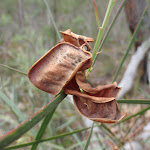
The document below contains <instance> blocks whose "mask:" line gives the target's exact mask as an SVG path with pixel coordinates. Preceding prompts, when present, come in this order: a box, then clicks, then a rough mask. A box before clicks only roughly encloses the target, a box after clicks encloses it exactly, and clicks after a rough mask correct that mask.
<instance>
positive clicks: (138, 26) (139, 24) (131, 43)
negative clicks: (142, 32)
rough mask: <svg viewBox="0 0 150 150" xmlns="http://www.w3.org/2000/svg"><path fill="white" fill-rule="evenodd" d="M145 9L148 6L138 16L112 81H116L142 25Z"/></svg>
mask: <svg viewBox="0 0 150 150" xmlns="http://www.w3.org/2000/svg"><path fill="white" fill-rule="evenodd" d="M147 9H148V7H146V8H145V9H144V11H143V14H142V16H141V18H140V21H139V23H138V25H137V27H136V29H135V31H134V33H133V35H132V37H131V40H130V42H129V45H128V48H127V50H126V52H125V54H124V56H123V58H122V60H121V63H120V65H119V67H118V69H117V71H116V73H115V77H114V79H113V82H114V81H116V79H117V77H118V75H119V73H120V71H121V69H122V66H123V64H124V62H125V60H126V58H127V56H128V54H129V51H130V49H131V47H132V45H133V43H134V41H135V38H136V35H137V33H138V32H139V29H140V27H141V25H142V21H143V19H144V16H145V14H146V12H147Z"/></svg>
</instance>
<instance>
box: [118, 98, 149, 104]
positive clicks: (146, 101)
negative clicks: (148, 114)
mask: <svg viewBox="0 0 150 150" xmlns="http://www.w3.org/2000/svg"><path fill="white" fill-rule="evenodd" d="M117 103H126V104H150V100H133V99H132V100H117Z"/></svg>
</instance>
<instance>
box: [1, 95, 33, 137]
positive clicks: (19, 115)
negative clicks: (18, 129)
mask: <svg viewBox="0 0 150 150" xmlns="http://www.w3.org/2000/svg"><path fill="white" fill-rule="evenodd" d="M0 98H1V100H3V101H4V102H5V103H6V104H7V105H8V107H9V108H10V109H11V110H12V112H13V113H14V114H15V116H16V117H17V118H19V119H18V123H20V122H23V121H25V120H26V119H27V118H26V117H25V116H24V114H23V113H22V112H21V111H20V109H19V108H18V107H17V106H16V105H15V104H14V103H13V102H12V101H11V100H10V99H9V98H8V97H7V96H6V95H5V94H4V93H3V92H0ZM31 133H32V136H33V137H35V131H34V130H33V129H32V130H31Z"/></svg>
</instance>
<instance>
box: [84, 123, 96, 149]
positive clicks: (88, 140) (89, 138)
mask: <svg viewBox="0 0 150 150" xmlns="http://www.w3.org/2000/svg"><path fill="white" fill-rule="evenodd" d="M93 127H94V122H93V125H92V127H91V131H90V134H89V136H88V139H87V142H86V144H85V146H84V150H87V149H88V146H89V143H90V140H91V136H92V132H93Z"/></svg>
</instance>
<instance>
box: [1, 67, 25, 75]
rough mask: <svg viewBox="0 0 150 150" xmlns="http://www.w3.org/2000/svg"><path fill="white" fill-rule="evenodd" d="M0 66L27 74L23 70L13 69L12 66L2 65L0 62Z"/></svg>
mask: <svg viewBox="0 0 150 150" xmlns="http://www.w3.org/2000/svg"><path fill="white" fill-rule="evenodd" d="M0 66H1V67H4V68H7V69H10V70H13V71H16V72H18V73H21V74H23V75H27V74H26V73H25V72H22V71H19V70H17V69H15V68H12V67H9V66H6V65H3V64H0Z"/></svg>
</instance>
